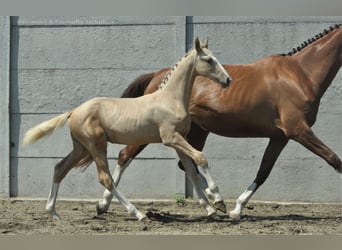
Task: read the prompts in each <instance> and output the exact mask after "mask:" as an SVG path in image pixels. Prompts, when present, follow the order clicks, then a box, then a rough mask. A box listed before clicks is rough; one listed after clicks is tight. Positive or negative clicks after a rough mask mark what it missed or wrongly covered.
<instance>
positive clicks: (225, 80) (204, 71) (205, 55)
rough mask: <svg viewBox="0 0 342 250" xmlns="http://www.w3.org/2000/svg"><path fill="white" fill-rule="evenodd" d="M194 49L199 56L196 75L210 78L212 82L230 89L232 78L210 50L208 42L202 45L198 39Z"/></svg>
mask: <svg viewBox="0 0 342 250" xmlns="http://www.w3.org/2000/svg"><path fill="white" fill-rule="evenodd" d="M194 49H195V50H196V52H197V55H198V60H197V64H196V69H195V70H196V73H197V74H198V75H201V76H206V77H209V78H210V79H211V80H213V81H215V82H218V83H220V84H221V85H222V87H228V85H229V83H230V82H231V80H232V78H231V77H230V76H229V74H228V73H227V71H226V70H225V69H224V68H223V66H222V65H221V63H220V62H219V61H218V60H217V59H216V58H215V57H214V56H213V54H212V53H211V52H210V50H209V49H208V40H206V42H205V43H204V44H202V45H201V44H200V41H199V40H198V38H197V37H196V38H195V41H194Z"/></svg>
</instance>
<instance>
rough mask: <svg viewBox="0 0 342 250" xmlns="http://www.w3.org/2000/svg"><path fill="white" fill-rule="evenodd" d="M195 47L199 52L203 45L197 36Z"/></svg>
mask: <svg viewBox="0 0 342 250" xmlns="http://www.w3.org/2000/svg"><path fill="white" fill-rule="evenodd" d="M194 47H195V49H196V50H197V52H199V51H201V43H200V41H199V40H198V37H197V36H196V38H195V40H194Z"/></svg>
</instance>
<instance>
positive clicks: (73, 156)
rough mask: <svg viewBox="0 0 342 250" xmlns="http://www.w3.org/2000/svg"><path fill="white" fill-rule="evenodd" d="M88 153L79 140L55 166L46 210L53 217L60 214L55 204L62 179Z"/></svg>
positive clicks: (55, 217) (56, 217)
mask: <svg viewBox="0 0 342 250" xmlns="http://www.w3.org/2000/svg"><path fill="white" fill-rule="evenodd" d="M87 155H88V153H87V151H86V150H85V149H84V148H83V147H82V146H80V145H79V144H78V143H77V142H74V149H73V151H72V152H71V153H70V154H69V155H68V156H66V157H65V158H64V159H63V160H61V161H60V162H59V163H57V165H56V166H55V169H54V174H53V182H52V187H51V190H50V194H49V197H48V201H47V204H46V210H47V211H48V212H49V214H50V215H51V217H52V218H53V219H59V216H58V214H57V213H56V209H55V205H56V199H57V195H58V189H59V185H60V183H61V181H62V180H63V179H64V177H65V176H66V175H67V173H68V172H69V171H70V169H72V168H73V167H74V166H76V165H77V164H78V163H79V162H80V161H81V160H82V159H84V158H85V157H87Z"/></svg>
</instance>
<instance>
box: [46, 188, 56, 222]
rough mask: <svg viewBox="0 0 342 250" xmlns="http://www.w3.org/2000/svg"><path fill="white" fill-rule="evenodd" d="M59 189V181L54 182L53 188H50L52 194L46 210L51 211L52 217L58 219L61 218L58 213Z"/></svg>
mask: <svg viewBox="0 0 342 250" xmlns="http://www.w3.org/2000/svg"><path fill="white" fill-rule="evenodd" d="M58 189H59V183H53V184H52V187H51V190H50V194H49V197H48V201H47V204H46V210H47V211H48V212H49V213H50V215H51V217H52V219H54V220H56V219H59V216H58V214H57V213H56V208H55V205H56V199H57V195H58Z"/></svg>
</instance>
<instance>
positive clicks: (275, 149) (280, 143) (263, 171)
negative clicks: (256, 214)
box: [229, 137, 288, 219]
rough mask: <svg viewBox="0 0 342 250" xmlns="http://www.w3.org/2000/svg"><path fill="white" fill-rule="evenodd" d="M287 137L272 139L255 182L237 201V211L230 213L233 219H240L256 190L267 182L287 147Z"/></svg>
mask: <svg viewBox="0 0 342 250" xmlns="http://www.w3.org/2000/svg"><path fill="white" fill-rule="evenodd" d="M287 142H288V139H287V138H286V137H281V138H270V141H269V143H268V145H267V148H266V150H265V153H264V156H263V158H262V161H261V165H260V168H259V171H258V173H257V176H256V178H255V180H254V182H253V183H252V184H251V185H250V186H249V187H248V188H247V189H246V190H245V191H244V192H243V193H242V194H241V195H240V196H239V198H238V199H237V200H236V205H235V209H234V210H232V211H230V212H229V216H230V217H231V218H235V219H240V218H241V215H242V210H243V208H244V207H245V206H246V204H247V202H248V201H249V199H250V198H251V197H252V195H253V194H254V193H255V192H256V190H257V189H258V188H259V187H260V186H261V185H262V184H263V183H264V182H265V180H266V179H267V177H268V176H269V174H270V173H271V170H272V168H273V166H274V163H275V162H276V160H277V159H278V157H279V155H280V153H281V151H282V150H283V149H284V147H285V146H286V145H287Z"/></svg>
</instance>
